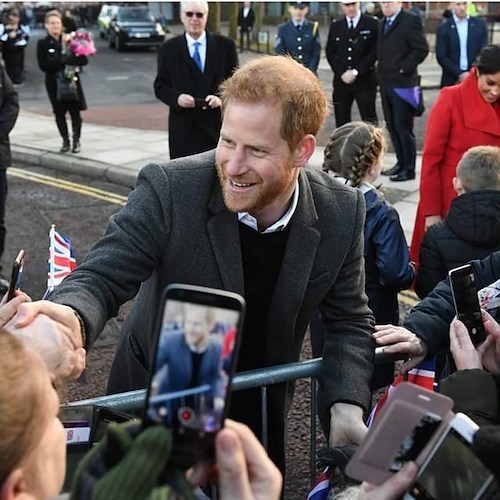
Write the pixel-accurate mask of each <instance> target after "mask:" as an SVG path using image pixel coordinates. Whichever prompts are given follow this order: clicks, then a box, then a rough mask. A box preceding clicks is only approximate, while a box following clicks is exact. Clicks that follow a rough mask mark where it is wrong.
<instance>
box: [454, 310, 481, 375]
mask: <svg viewBox="0 0 500 500" xmlns="http://www.w3.org/2000/svg"><path fill="white" fill-rule="evenodd" d="M483 345H484V344H483ZM450 351H451V354H452V356H453V359H454V360H455V365H456V366H457V370H472V369H480V370H481V369H482V368H483V363H482V362H481V358H482V353H481V351H480V350H479V348H478V349H476V348H475V347H474V345H473V343H472V340H471V338H470V335H469V332H468V331H467V328H466V327H465V325H464V324H463V323H462V322H461V321H460V320H458V319H457V318H455V319H454V320H453V321H452V322H451V325H450Z"/></svg>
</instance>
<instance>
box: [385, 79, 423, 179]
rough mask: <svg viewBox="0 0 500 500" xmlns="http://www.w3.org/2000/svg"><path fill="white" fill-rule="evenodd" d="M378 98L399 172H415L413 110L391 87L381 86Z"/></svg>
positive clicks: (415, 151)
mask: <svg viewBox="0 0 500 500" xmlns="http://www.w3.org/2000/svg"><path fill="white" fill-rule="evenodd" d="M380 97H381V98H382V109H383V110H384V118H385V124H386V127H387V130H389V134H390V136H391V142H392V146H393V147H394V152H395V153H396V157H397V159H398V165H399V168H400V171H406V172H415V162H416V159H417V146H416V143H415V134H414V133H413V120H414V117H415V115H414V109H413V108H412V106H411V105H410V104H408V103H407V102H405V101H403V100H402V99H401V98H400V97H399V96H398V95H397V94H396V93H395V92H394V90H393V88H392V87H389V86H386V85H381V86H380Z"/></svg>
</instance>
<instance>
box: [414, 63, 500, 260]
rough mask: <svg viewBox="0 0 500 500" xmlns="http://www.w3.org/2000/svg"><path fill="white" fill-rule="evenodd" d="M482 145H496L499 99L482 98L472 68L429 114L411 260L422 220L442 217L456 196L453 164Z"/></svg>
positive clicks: (499, 132) (419, 238)
mask: <svg viewBox="0 0 500 500" xmlns="http://www.w3.org/2000/svg"><path fill="white" fill-rule="evenodd" d="M482 145H487V146H500V99H497V101H496V102H495V103H494V104H489V103H487V102H486V101H485V100H484V99H483V97H482V96H481V94H480V93H479V90H478V88H477V77H476V73H475V69H474V68H473V69H472V70H471V72H470V75H469V76H468V77H467V78H466V79H465V80H464V81H463V82H462V83H461V84H459V85H454V86H452V87H445V88H443V89H442V90H441V92H440V94H439V96H438V98H437V100H436V102H435V104H434V106H433V107H432V109H431V113H430V115H429V121H428V123H427V131H426V134H425V141H424V151H423V155H422V173H421V178H420V201H419V203H418V208H417V216H416V219H415V226H414V228H413V237H412V241H411V249H410V255H411V259H412V260H413V261H415V262H418V253H419V250H420V243H421V242H422V238H423V237H424V232H425V217H426V216H428V215H440V216H441V217H443V218H444V217H445V215H446V214H447V212H448V209H449V208H450V203H451V201H452V200H453V198H455V196H456V192H455V190H454V189H453V185H452V180H453V177H455V172H456V166H457V163H458V162H459V160H460V158H462V155H463V154H464V153H465V152H466V151H467V150H468V149H469V148H472V147H474V146H482Z"/></svg>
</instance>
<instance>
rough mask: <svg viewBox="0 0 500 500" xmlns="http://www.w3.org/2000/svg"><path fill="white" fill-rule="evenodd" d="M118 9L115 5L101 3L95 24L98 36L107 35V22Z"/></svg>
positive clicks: (104, 36)
mask: <svg viewBox="0 0 500 500" xmlns="http://www.w3.org/2000/svg"><path fill="white" fill-rule="evenodd" d="M117 9H118V6H117V5H107V4H105V5H103V6H102V7H101V11H100V12H99V15H98V16H97V26H98V27H99V37H100V38H106V37H107V36H108V30H109V23H110V21H111V18H112V17H113V15H114V14H115V13H116V10H117Z"/></svg>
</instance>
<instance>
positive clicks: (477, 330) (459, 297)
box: [448, 264, 486, 346]
mask: <svg viewBox="0 0 500 500" xmlns="http://www.w3.org/2000/svg"><path fill="white" fill-rule="evenodd" d="M448 275H449V278H450V286H451V293H452V295H453V303H454V304H455V312H456V315H457V318H458V319H459V320H460V321H462V322H463V323H464V324H465V327H466V328H467V331H468V332H469V335H470V338H471V340H472V343H473V344H474V345H475V346H477V345H479V344H480V343H481V342H484V341H485V340H486V330H485V329H484V325H483V318H482V316H481V308H480V307H479V300H478V298H477V290H476V284H475V281H474V272H473V270H472V266H471V265H470V264H466V265H465V266H460V267H457V268H455V269H451V270H450V271H449V273H448Z"/></svg>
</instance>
